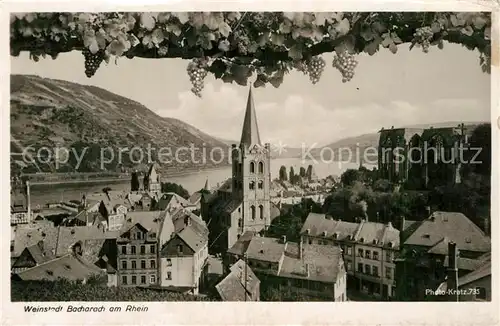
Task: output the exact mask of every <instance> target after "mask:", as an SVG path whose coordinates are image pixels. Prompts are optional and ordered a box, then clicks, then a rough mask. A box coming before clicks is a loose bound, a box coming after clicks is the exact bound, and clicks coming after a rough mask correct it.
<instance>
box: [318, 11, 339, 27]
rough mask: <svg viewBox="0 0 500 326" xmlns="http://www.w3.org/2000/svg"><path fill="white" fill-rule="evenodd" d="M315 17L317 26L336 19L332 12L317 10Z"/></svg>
mask: <svg viewBox="0 0 500 326" xmlns="http://www.w3.org/2000/svg"><path fill="white" fill-rule="evenodd" d="M314 18H315V19H314V24H316V26H324V25H326V24H327V23H328V24H331V23H333V22H334V21H335V19H334V18H333V15H332V13H331V12H315V13H314Z"/></svg>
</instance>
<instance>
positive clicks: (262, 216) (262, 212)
mask: <svg viewBox="0 0 500 326" xmlns="http://www.w3.org/2000/svg"><path fill="white" fill-rule="evenodd" d="M259 217H260V219H261V220H263V219H264V206H262V205H259Z"/></svg>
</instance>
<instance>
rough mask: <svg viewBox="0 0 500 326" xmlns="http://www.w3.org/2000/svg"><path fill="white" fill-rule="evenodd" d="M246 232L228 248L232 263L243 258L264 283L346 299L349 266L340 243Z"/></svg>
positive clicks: (310, 295)
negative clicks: (294, 241)
mask: <svg viewBox="0 0 500 326" xmlns="http://www.w3.org/2000/svg"><path fill="white" fill-rule="evenodd" d="M251 235H252V233H251V232H247V233H245V235H244V236H242V237H240V239H239V240H238V241H237V242H236V243H235V245H234V246H233V247H232V248H231V249H230V250H229V251H228V253H227V255H228V258H227V259H226V261H227V262H228V263H229V265H232V264H233V263H235V262H236V261H238V260H239V259H244V260H245V261H246V262H247V264H248V266H249V267H250V268H252V270H253V271H254V273H255V274H256V275H257V277H258V278H259V279H260V281H261V287H262V288H264V287H265V288H266V289H270V288H272V289H275V290H277V291H278V292H281V291H285V290H289V291H290V292H292V293H296V294H298V295H303V296H305V297H308V298H315V299H320V300H327V301H339V302H340V301H346V300H347V295H346V282H347V277H346V270H345V266H344V260H343V258H342V251H341V249H340V247H338V246H333V245H323V244H308V243H302V242H300V243H298V244H297V243H293V242H287V241H286V238H285V237H283V238H282V239H275V238H266V237H260V236H258V235H256V236H253V237H251ZM250 237H251V239H250V240H248V239H249V238H250Z"/></svg>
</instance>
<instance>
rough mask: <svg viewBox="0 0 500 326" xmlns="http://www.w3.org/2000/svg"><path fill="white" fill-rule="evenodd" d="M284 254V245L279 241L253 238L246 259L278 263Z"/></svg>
mask: <svg viewBox="0 0 500 326" xmlns="http://www.w3.org/2000/svg"><path fill="white" fill-rule="evenodd" d="M284 252H285V244H284V243H282V242H281V241H280V240H279V239H275V238H266V237H253V238H252V240H250V243H249V245H248V248H247V257H248V258H249V259H256V260H261V261H267V262H279V261H280V259H281V256H282V255H283V253H284Z"/></svg>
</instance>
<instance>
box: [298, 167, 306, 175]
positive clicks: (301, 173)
mask: <svg viewBox="0 0 500 326" xmlns="http://www.w3.org/2000/svg"><path fill="white" fill-rule="evenodd" d="M299 175H300V176H301V177H302V178H304V177H305V176H306V169H305V168H304V167H303V166H301V167H300V170H299Z"/></svg>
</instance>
